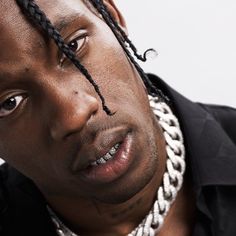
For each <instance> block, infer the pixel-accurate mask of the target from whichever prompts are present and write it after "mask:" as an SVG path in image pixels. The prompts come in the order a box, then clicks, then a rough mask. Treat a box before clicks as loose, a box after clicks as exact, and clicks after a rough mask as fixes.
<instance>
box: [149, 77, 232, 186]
mask: <svg viewBox="0 0 236 236" xmlns="http://www.w3.org/2000/svg"><path fill="white" fill-rule="evenodd" d="M149 78H150V79H151V80H152V82H153V83H154V84H155V85H156V86H157V87H158V88H159V89H161V90H162V91H163V92H164V94H165V95H167V96H168V97H169V99H170V101H171V106H172V108H173V109H174V112H175V114H176V115H177V117H178V118H179V122H180V125H181V128H182V132H183V134H184V140H185V146H186V150H187V152H186V161H187V164H188V163H189V165H190V166H188V165H187V168H191V172H192V177H193V182H194V185H195V187H196V188H197V189H199V188H200V187H202V186H209V185H236V171H235V170H236V146H235V144H234V142H233V141H232V140H231V139H230V138H229V136H228V135H227V133H226V132H225V131H224V129H223V128H222V126H221V125H220V124H219V123H218V122H217V121H216V120H215V118H214V117H213V115H212V114H211V113H209V112H208V111H206V110H205V109H204V106H202V105H201V104H198V103H193V102H191V101H190V100H188V99H186V98H185V97H183V96H182V95H180V94H179V93H178V92H176V91H175V90H173V89H172V88H171V87H170V86H168V85H167V84H166V83H165V82H164V81H162V80H161V79H160V78H158V77H157V76H155V75H149ZM232 125H234V124H232ZM234 129H236V123H235V125H234Z"/></svg>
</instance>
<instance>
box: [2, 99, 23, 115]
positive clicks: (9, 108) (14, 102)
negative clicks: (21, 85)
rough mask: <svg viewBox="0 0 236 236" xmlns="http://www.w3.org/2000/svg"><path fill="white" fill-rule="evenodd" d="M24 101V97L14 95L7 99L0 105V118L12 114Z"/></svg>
mask: <svg viewBox="0 0 236 236" xmlns="http://www.w3.org/2000/svg"><path fill="white" fill-rule="evenodd" d="M24 99H25V96H24V95H16V96H12V97H10V98H7V99H6V100H5V101H3V102H2V103H0V118H3V117H5V116H8V115H10V114H11V113H12V112H14V111H15V110H16V109H17V107H18V106H19V105H20V104H21V102H22V101H23V100H24Z"/></svg>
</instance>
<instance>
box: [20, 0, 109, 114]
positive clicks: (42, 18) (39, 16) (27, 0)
mask: <svg viewBox="0 0 236 236" xmlns="http://www.w3.org/2000/svg"><path fill="white" fill-rule="evenodd" d="M16 1H17V3H18V4H19V6H20V7H21V8H22V9H23V11H24V12H26V13H28V15H29V16H30V17H32V18H33V20H34V22H35V23H36V24H38V25H39V26H40V27H41V28H42V29H43V30H44V31H45V32H46V33H47V34H48V36H49V37H50V38H52V39H53V40H54V42H55V43H56V45H57V46H58V48H59V49H60V50H61V52H62V53H64V54H65V55H66V57H68V58H69V59H70V60H71V62H72V63H73V64H74V65H75V66H76V67H77V68H78V69H79V70H80V72H81V73H82V74H83V75H84V76H85V78H86V79H87V80H88V81H89V82H90V83H91V84H92V85H93V87H94V90H95V91H96V93H97V94H98V96H99V97H100V99H101V102H102V107H103V110H104V111H105V112H106V113H107V115H112V114H113V113H112V112H111V111H110V109H109V108H108V107H107V106H106V104H105V99H104V97H103V95H102V94H101V92H100V89H99V86H98V85H97V84H96V82H95V81H94V80H93V79H92V77H91V75H90V74H89V72H88V70H87V69H86V68H85V67H84V66H83V65H82V64H81V63H80V62H79V60H78V59H77V58H76V55H75V53H74V52H73V51H72V50H71V49H70V47H69V46H68V45H67V44H66V43H65V42H64V40H63V38H62V36H61V35H60V33H59V32H58V31H57V30H56V29H55V27H54V26H53V25H52V23H51V22H50V20H49V19H48V18H47V17H46V15H45V13H44V12H43V11H42V10H40V8H39V6H38V5H37V4H36V3H35V2H34V0H16Z"/></svg>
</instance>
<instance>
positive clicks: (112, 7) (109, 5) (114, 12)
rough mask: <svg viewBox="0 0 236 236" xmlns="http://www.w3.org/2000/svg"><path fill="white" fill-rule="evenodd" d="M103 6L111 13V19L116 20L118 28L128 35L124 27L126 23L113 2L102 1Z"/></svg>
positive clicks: (111, 0)
mask: <svg viewBox="0 0 236 236" xmlns="http://www.w3.org/2000/svg"><path fill="white" fill-rule="evenodd" d="M103 2H104V5H106V7H107V9H108V11H109V12H110V13H111V15H112V17H113V18H114V19H115V20H116V22H117V23H118V24H119V26H120V27H121V28H122V29H123V30H124V32H125V33H126V34H127V35H128V30H127V27H126V22H125V19H124V17H123V16H122V14H121V12H120V11H119V10H118V8H117V6H116V5H115V3H114V1H113V0H104V1H103Z"/></svg>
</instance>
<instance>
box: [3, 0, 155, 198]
mask: <svg viewBox="0 0 236 236" xmlns="http://www.w3.org/2000/svg"><path fill="white" fill-rule="evenodd" d="M36 3H37V4H39V6H40V7H41V9H42V10H44V11H45V12H46V15H47V16H48V17H49V18H50V20H51V21H52V23H53V24H54V25H56V26H58V28H59V29H60V33H61V35H62V36H63V38H64V39H65V41H66V42H67V43H70V42H72V43H71V46H72V48H73V50H74V51H75V52H76V54H77V57H78V59H79V60H80V62H81V63H82V64H83V65H84V66H85V67H86V68H87V70H88V71H89V73H90V74H91V76H92V78H93V79H94V81H96V83H97V84H98V85H99V87H100V90H101V93H102V94H103V96H104V98H105V100H106V104H107V106H108V107H109V108H110V109H111V110H112V111H113V112H115V114H114V115H113V116H111V117H110V116H107V115H106V114H105V112H104V111H103V110H102V107H101V102H100V100H99V97H98V95H97V93H96V92H95V91H94V88H93V87H92V86H91V84H90V83H89V82H88V81H87V80H86V78H85V77H84V76H83V75H82V74H81V73H80V72H79V70H78V69H77V68H76V67H75V66H74V65H73V64H72V63H71V62H70V61H69V60H68V59H66V58H65V57H64V56H63V55H61V54H60V53H59V51H58V48H57V47H56V45H55V44H54V43H53V42H52V41H50V40H49V39H48V37H47V36H46V35H45V34H43V33H42V31H41V30H40V29H39V28H37V27H36V26H35V25H34V24H32V23H31V21H30V20H29V19H28V18H27V17H25V16H24V15H22V13H21V11H20V9H19V8H18V6H17V5H16V3H15V2H14V1H8V0H4V1H1V3H0V15H1V17H0V32H1V38H0V45H1V50H0V104H1V107H0V116H1V119H0V140H1V141H0V157H1V158H3V159H4V160H6V161H7V162H8V163H9V164H11V165H12V166H13V167H15V168H16V169H18V170H19V171H20V172H22V173H23V174H25V175H26V176H28V177H29V178H31V179H32V180H33V181H34V182H35V183H36V185H37V186H38V187H39V188H40V189H41V190H42V191H43V192H46V193H47V194H51V195H55V194H61V195H64V196H76V197H81V198H87V199H98V200H99V201H103V202H120V201H125V200H127V199H128V198H130V197H131V196H133V195H134V194H135V193H137V192H138V191H140V190H141V189H142V188H143V187H144V186H145V185H146V184H147V183H148V182H149V181H150V179H151V178H152V177H153V175H154V173H155V171H156V170H157V166H158V165H157V158H156V150H157V144H156V143H157V141H156V140H157V139H158V137H157V136H158V135H159V134H158V132H157V131H158V127H157V126H156V124H155V122H154V116H153V114H152V112H151V110H150V108H149V104H148V100H147V95H146V92H145V89H144V87H143V83H142V82H141V79H140V77H139V75H138V74H137V72H136V70H135V69H134V67H133V66H132V65H131V63H130V62H129V60H128V59H127V57H126V55H125V53H124V52H123V50H122V48H121V46H120V45H119V43H118V41H117V40H116V38H115V36H114V35H113V33H112V32H111V30H110V28H109V27H108V26H107V25H106V24H105V23H104V21H103V20H102V19H101V18H100V16H99V15H98V14H95V13H94V12H93V11H91V10H90V9H89V8H88V7H87V6H86V5H85V4H84V3H83V2H82V1H79V0H67V1H64V0H54V1H46V0H38V1H36ZM107 4H108V7H109V9H110V10H111V11H112V13H113V15H114V16H115V17H116V19H117V21H119V23H120V24H121V26H123V25H122V24H123V23H122V22H123V21H122V19H121V16H120V14H119V12H118V11H117V10H116V8H115V6H114V5H113V3H112V1H108V2H107ZM114 146H115V151H116V154H114V155H113V156H110V157H112V159H110V160H108V161H107V162H106V163H105V164H100V165H98V166H93V164H94V161H95V160H97V159H99V158H100V157H102V156H104V155H105V154H106V153H107V152H109V151H111V149H112V150H113V151H114ZM112 147H113V148H112ZM107 157H109V155H108V156H107ZM92 163H93V164H92Z"/></svg>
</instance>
